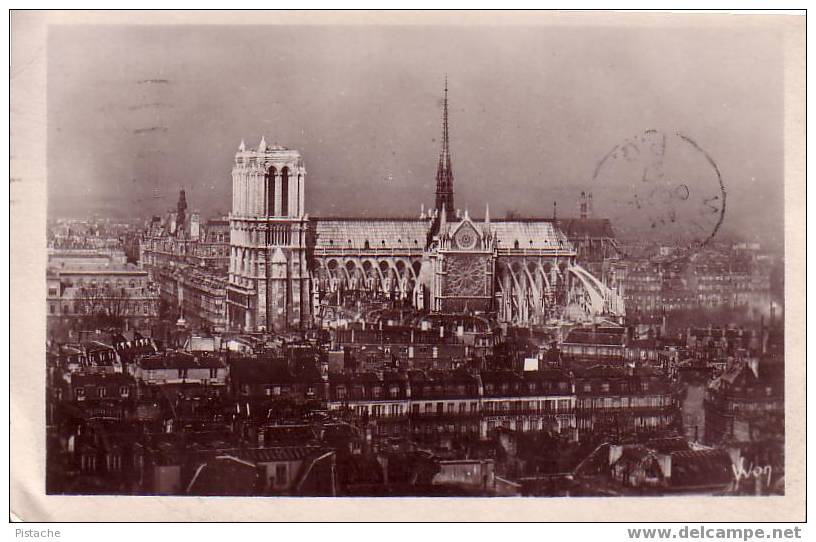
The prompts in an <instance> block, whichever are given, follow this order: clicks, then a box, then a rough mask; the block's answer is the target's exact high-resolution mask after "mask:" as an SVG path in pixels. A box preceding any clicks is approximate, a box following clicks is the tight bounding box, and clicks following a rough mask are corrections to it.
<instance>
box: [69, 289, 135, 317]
mask: <svg viewBox="0 0 816 542" xmlns="http://www.w3.org/2000/svg"><path fill="white" fill-rule="evenodd" d="M74 299H75V307H76V312H77V313H78V314H79V316H80V318H81V319H82V320H83V322H84V323H86V324H88V325H91V326H96V327H105V326H121V325H122V323H123V320H124V317H125V316H127V315H128V313H129V311H130V308H131V307H130V305H131V296H130V294H129V293H128V291H127V290H126V289H124V288H112V287H110V286H81V287H80V288H79V290H77V293H76V296H75V298H74Z"/></svg>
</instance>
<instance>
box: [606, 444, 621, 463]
mask: <svg viewBox="0 0 816 542" xmlns="http://www.w3.org/2000/svg"><path fill="white" fill-rule="evenodd" d="M622 455H623V446H622V445H621V444H610V445H609V464H610V465H614V464H615V462H616V461H617V460H618V459H620V458H621V456H622Z"/></svg>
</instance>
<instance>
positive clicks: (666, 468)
mask: <svg viewBox="0 0 816 542" xmlns="http://www.w3.org/2000/svg"><path fill="white" fill-rule="evenodd" d="M657 464H658V465H660V470H661V471H662V472H663V477H664V479H665V481H666V482H667V483H668V482H669V481H670V480H671V471H672V460H671V455H670V454H658V456H657Z"/></svg>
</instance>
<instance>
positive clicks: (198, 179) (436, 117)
mask: <svg viewBox="0 0 816 542" xmlns="http://www.w3.org/2000/svg"><path fill="white" fill-rule="evenodd" d="M723 32H726V34H728V35H729V36H730V37H731V38H733V39H731V40H724V39H723V34H722V33H723ZM239 34H240V35H239ZM419 35H421V36H422V38H423V39H422V41H421V43H420V41H419V40H418V39H417V36H419ZM590 35H591V36H593V37H594V38H596V39H588V38H587V36H590ZM350 38H353V39H350ZM708 40H716V43H717V44H718V48H717V49H716V50H717V52H718V53H719V55H718V56H715V58H713V59H712V58H708V57H707V58H701V57H700V56H699V55H694V54H693V53H694V49H695V48H697V47H701V48H702V47H706V46H710V45H711V43H710V42H709V41H708ZM740 40H743V41H744V42H745V43H743V42H741V41H740ZM51 42H52V44H53V45H57V46H52V47H49V56H50V57H51V65H52V66H55V65H56V66H59V67H55V68H54V69H53V70H51V71H50V72H49V118H50V119H53V122H49V153H48V154H49V163H48V167H49V179H50V182H49V212H50V215H51V216H77V215H82V214H87V213H98V214H100V215H102V216H114V217H122V218H129V217H132V216H133V215H140V216H149V215H150V214H156V213H163V212H165V211H166V210H167V209H168V208H171V207H172V205H173V203H174V201H175V195H176V194H177V193H178V189H179V188H181V187H184V188H186V190H187V192H188V194H189V197H190V201H191V206H192V208H195V209H198V210H199V211H201V212H202V214H203V215H204V216H208V215H215V214H220V213H226V211H227V210H228V209H227V208H226V207H227V206H226V205H224V201H225V200H226V197H227V196H228V192H229V172H228V168H227V167H225V164H228V163H229V162H228V160H230V158H231V156H232V155H233V154H234V152H235V149H237V147H238V144H239V142H240V141H241V140H242V139H244V140H245V141H246V144H247V145H248V146H254V145H257V141H255V139H257V140H260V138H261V136H265V137H266V138H267V140H268V141H269V142H270V143H272V142H277V143H279V144H282V145H285V146H287V147H290V148H296V149H298V150H300V151H301V152H302V154H303V156H304V161H305V165H306V168H307V170H308V171H309V183H308V186H307V202H308V203H307V211H308V212H309V213H310V214H312V215H322V216H327V215H338V214H342V215H348V214H353V215H360V216H397V215H399V216H410V215H414V214H418V213H419V207H420V205H421V204H423V203H424V204H425V205H426V206H429V205H430V204H431V203H432V196H433V184H434V169H435V165H436V157H437V153H438V148H439V133H440V130H439V125H440V107H439V106H440V102H441V94H442V92H441V91H442V87H443V84H444V83H443V79H444V75H445V74H446V73H447V74H448V75H449V81H450V83H449V84H450V93H451V124H452V127H451V132H452V133H451V140H452V143H451V146H452V154H453V160H454V169H455V171H456V177H457V194H456V197H457V202H458V203H459V205H460V206H461V207H462V208H469V209H470V210H471V212H472V213H474V214H481V212H482V210H483V209H484V205H485V203H487V202H490V203H491V204H492V205H493V208H492V209H493V213H494V215H495V216H504V215H505V214H507V213H509V212H516V213H520V214H523V215H534V216H550V215H551V214H552V212H553V201H557V203H558V214H559V215H561V216H577V214H578V211H577V203H576V202H577V199H578V194H579V193H580V191H581V190H583V189H589V190H591V189H592V188H593V187H592V182H591V181H592V174H593V170H594V169H595V168H596V166H597V165H598V162H599V161H600V160H601V158H602V157H603V156H604V155H605V154H606V153H607V152H608V151H609V150H610V149H611V148H612V147H613V146H615V145H617V144H619V143H620V142H621V141H623V140H625V139H627V138H630V137H632V136H635V135H637V134H638V133H641V132H643V130H645V129H650V128H658V129H663V130H667V131H673V130H677V131H679V132H682V133H686V134H691V135H692V137H694V138H695V140H696V141H698V143H699V144H700V145H701V146H703V147H704V148H705V149H706V151H707V152H708V153H709V154H710V155H712V156H713V157H714V160H716V162H717V164H718V166H719V168H720V169H721V171H722V173H723V178H724V179H723V180H724V184H725V186H726V189H727V191H728V198H729V199H728V203H729V207H728V213H727V214H726V217H725V221H724V224H723V228H722V231H723V233H729V234H734V233H737V234H739V235H740V236H741V237H747V238H757V237H759V238H760V240H762V241H763V242H771V241H773V240H774V239H776V238H779V237H780V236H781V225H782V220H781V208H782V198H781V191H780V190H777V188H778V187H781V184H782V177H781V175H782V163H781V157H782V152H781V148H782V137H781V133H782V121H781V119H782V115H781V107H782V91H781V84H780V83H779V81H780V80H781V77H778V76H776V74H775V73H774V70H781V68H780V66H781V65H780V64H779V63H778V62H776V60H777V56H779V55H780V54H781V50H780V46H779V44H780V41H779V39H778V37H777V36H776V35H775V34H774V33H773V32H771V31H766V30H763V31H758V32H757V33H751V34H750V36H748V35H747V34H746V32H744V31H742V30H728V29H725V30H723V29H718V32H712V31H709V30H706V29H701V28H698V29H696V30H689V31H684V32H680V31H668V32H663V31H661V32H658V31H657V30H649V29H636V30H631V29H627V30H626V32H622V31H619V29H615V28H584V29H546V30H542V29H533V28H520V29H514V32H513V33H512V35H508V33H507V32H504V31H501V29H498V28H490V27H487V28H469V29H455V28H448V27H444V28H443V27H438V28H425V27H423V28H408V27H397V28H387V29H386V28H384V27H379V28H378V27H369V28H353V29H352V28H347V27H322V28H317V27H314V28H310V27H285V28H284V27H249V28H241V29H235V28H232V29H228V28H221V27H214V28H213V27H210V28H207V29H206V30H202V29H201V28H200V27H191V28H172V29H170V28H160V27H149V28H137V27H118V28H116V27H94V28H92V29H82V30H81V31H77V30H76V29H70V27H63V28H59V29H57V30H55V31H54V32H53V34H52V36H51ZM99 43H106V44H108V47H107V48H105V49H101V50H99V49H98V47H97V45H98V44H99ZM334 43H343V45H344V48H343V49H342V50H341V51H339V52H336V51H334V50H332V53H333V56H331V61H329V57H330V55H329V54H328V51H329V50H330V49H331V48H332V44H334ZM598 43H604V44H605V45H607V46H608V47H603V48H599V47H596V45H597V44H598ZM171 44H172V46H171V47H170V53H169V54H166V53H164V50H165V48H164V46H165V45H171ZM216 44H217V46H216ZM258 44H263V45H260V46H259V45H258ZM375 44H376V45H378V46H382V50H376V49H375V48H374V45H375ZM645 44H649V46H648V47H644V45H645ZM385 46H390V47H391V49H389V50H393V47H394V46H398V48H400V50H402V51H405V54H404V55H400V56H399V57H398V58H392V57H391V56H389V55H388V54H387V52H386V49H388V48H387V47H385ZM90 47H94V52H93V54H87V52H88V50H89V48H90ZM131 48H132V49H133V50H138V51H139V54H138V55H128V56H123V55H122V54H120V53H123V52H124V51H126V50H129V49H131ZM474 48H475V49H474ZM466 49H467V50H476V51H478V52H479V53H480V54H479V55H474V54H468V53H467V51H466ZM752 49H756V50H757V52H760V51H761V52H762V54H761V55H760V56H759V57H757V56H756V55H750V54H748V51H750V50H752ZM536 50H540V51H543V52H544V53H546V54H542V55H530V54H525V55H521V54H519V53H520V52H522V51H524V52H527V53H529V52H530V51H536ZM709 50H711V49H710V47H709ZM334 53H338V54H334ZM431 53H435V54H436V56H433V55H432V54H431ZM388 59H391V60H390V61H387V60H388ZM570 59H573V60H577V59H581V60H582V62H581V63H580V68H579V69H577V68H576V67H575V66H573V65H572V64H573V63H572V62H571V60H570ZM745 62H750V63H751V64H752V65H753V66H754V69H753V70H752V71H745V70H744V67H745V65H744V63H745ZM522 68H527V69H522ZM529 68H536V69H529ZM678 70H679V72H682V73H683V74H684V76H683V77H682V78H680V77H676V79H677V81H673V80H672V78H673V76H675V75H676V73H679V72H678ZM736 70H739V73H740V74H741V76H740V78H735V77H733V76H734V75H735V73H736ZM268 72H273V73H274V72H279V73H280V76H279V77H275V76H272V77H269V75H268ZM768 74H771V75H768ZM262 75H263V77H262ZM86 76H87V77H86ZM261 80H263V81H264V83H260V82H259V81H261ZM276 83H279V84H276ZM776 87H778V88H776ZM207 89H209V90H207ZM80 90H81V94H80ZM604 91H606V92H604ZM712 93H713V95H712ZM703 94H705V96H706V98H707V100H706V101H705V102H702V103H701V102H699V101H698V99H699V98H701V97H702V96H703ZM395 98H396V99H395ZM66 100H70V103H71V106H72V107H71V108H70V111H69V110H68V109H67V108H66V107H64V105H66V104H67V102H66ZM695 111H698V112H699V113H697V114H695V113H694V112H695ZM315 113H316V114H315ZM90 114H93V115H94V118H95V120H96V122H95V123H94V124H93V125H89V123H87V122H86V120H84V119H85V118H86V117H87V116H88V115H90ZM760 127H761V128H762V129H759V128H760ZM65 137H71V140H72V144H71V145H59V144H56V145H55V144H54V142H55V141H56V142H58V141H60V139H63V138H65ZM191 143H192V144H191ZM748 147H750V148H751V149H750V151H749V152H746V151H748ZM69 149H70V150H69ZM744 156H750V158H748V159H744V158H743V157H744ZM776 177H778V181H776V182H775V178H776ZM80 184H81V186H79V185H80ZM338 185H340V186H342V189H343V190H350V191H352V193H362V192H366V193H367V197H366V198H342V199H340V198H338V197H337V195H338V190H339V189H338V188H336V187H337V186H338ZM372 186H373V187H376V190H371V187H372ZM508 186H509V187H512V188H511V189H510V190H508V189H507V188H508ZM740 188H750V190H740ZM88 191H92V192H93V196H92V197H90V198H89V197H88ZM745 192H750V194H746V193H745ZM531 193H532V194H535V197H532V198H531V197H530V194H531ZM757 194H761V195H762V196H763V197H754V196H756V195H757ZM157 196H160V197H157ZM219 205H220V207H219ZM759 205H761V206H762V209H769V211H770V212H764V213H759V212H758V211H759V208H758V206H759ZM596 207H597V208H598V209H597V213H598V214H600V213H602V212H603V211H604V209H603V202H602V201H596ZM615 225H616V227H617V226H619V225H620V226H624V227H625V226H626V224H615Z"/></svg>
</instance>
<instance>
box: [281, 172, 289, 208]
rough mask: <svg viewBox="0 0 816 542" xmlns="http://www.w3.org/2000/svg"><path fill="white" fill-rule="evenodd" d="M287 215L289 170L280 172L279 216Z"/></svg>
mask: <svg viewBox="0 0 816 542" xmlns="http://www.w3.org/2000/svg"><path fill="white" fill-rule="evenodd" d="M288 214H289V168H288V167H285V168H283V169H282V170H281V216H287V215H288Z"/></svg>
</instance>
